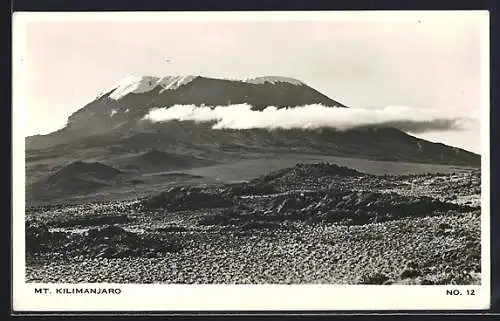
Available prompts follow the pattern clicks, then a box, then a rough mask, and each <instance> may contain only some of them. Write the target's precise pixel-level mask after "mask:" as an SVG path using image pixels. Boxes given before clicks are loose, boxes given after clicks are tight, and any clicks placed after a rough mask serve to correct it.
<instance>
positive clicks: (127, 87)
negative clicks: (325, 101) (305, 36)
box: [107, 75, 305, 100]
mask: <svg viewBox="0 0 500 321" xmlns="http://www.w3.org/2000/svg"><path fill="white" fill-rule="evenodd" d="M197 77H198V76H189V75H188V76H165V77H154V76H142V77H139V76H128V77H125V78H123V79H121V80H120V81H118V82H117V83H116V84H115V85H114V86H113V87H112V88H111V89H110V90H108V91H107V92H110V91H111V93H110V94H109V97H110V98H112V99H114V100H118V99H121V98H123V97H125V96H126V95H128V94H131V93H134V94H138V93H145V92H148V91H151V90H153V89H155V88H156V87H158V86H161V87H162V89H161V91H160V93H162V92H164V91H165V90H174V89H177V88H179V87H181V86H183V85H186V84H189V83H190V82H192V81H193V80H194V79H196V78H197ZM242 81H243V82H246V83H249V84H266V83H270V84H273V85H274V84H276V83H288V84H292V85H296V86H302V85H305V84H304V83H303V82H302V81H300V80H297V79H295V78H289V77H281V76H267V77H257V78H249V79H245V80H242Z"/></svg>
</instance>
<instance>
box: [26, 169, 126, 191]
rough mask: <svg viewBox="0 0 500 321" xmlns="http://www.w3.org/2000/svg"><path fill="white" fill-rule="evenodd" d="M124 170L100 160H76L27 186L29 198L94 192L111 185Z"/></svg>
mask: <svg viewBox="0 0 500 321" xmlns="http://www.w3.org/2000/svg"><path fill="white" fill-rule="evenodd" d="M121 174H122V171H120V170H118V169H116V168H113V167H110V166H107V165H105V164H102V163H99V162H93V163H88V162H82V161H76V162H73V163H71V164H68V165H66V166H64V167H63V168H62V169H60V170H58V171H56V172H55V173H52V174H49V175H48V176H46V177H44V178H42V179H40V180H38V181H36V182H34V183H33V184H30V185H28V186H27V189H26V193H27V196H28V199H33V198H37V199H50V198H52V197H57V196H60V195H75V194H80V193H86V192H92V191H96V190H99V189H101V188H104V187H107V186H110V185H111V184H112V183H113V182H114V180H115V179H117V178H118V177H119V176H120V175H121Z"/></svg>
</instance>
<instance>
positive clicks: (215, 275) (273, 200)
mask: <svg viewBox="0 0 500 321" xmlns="http://www.w3.org/2000/svg"><path fill="white" fill-rule="evenodd" d="M480 183H481V182H480V171H479V170H470V171H464V172H457V173H455V174H428V175H405V176H374V175H367V174H364V173H360V172H358V171H355V170H352V169H349V168H345V167H339V166H336V165H331V164H327V163H320V164H313V165H304V164H297V165H296V166H294V167H292V168H287V169H283V170H280V171H277V172H273V173H271V174H269V175H267V176H264V177H259V178H257V179H255V180H252V181H250V182H247V183H240V184H228V185H210V186H190V187H175V188H171V189H169V190H167V191H164V192H161V193H159V194H157V195H154V196H152V197H149V198H145V199H139V200H134V201H130V202H108V203H103V204H86V205H75V206H72V205H55V206H46V207H38V208H30V209H27V213H26V265H27V267H26V280H27V281H28V282H69V283H76V282H118V283H120V282H132V283H155V282H162V283H284V284H293V283H336V284H398V283H399V284H401V283H403V284H478V283H480V278H479V275H480V272H481V266H480V252H481V250H480V216H481V215H480V213H481V208H480V185H481V184H480Z"/></svg>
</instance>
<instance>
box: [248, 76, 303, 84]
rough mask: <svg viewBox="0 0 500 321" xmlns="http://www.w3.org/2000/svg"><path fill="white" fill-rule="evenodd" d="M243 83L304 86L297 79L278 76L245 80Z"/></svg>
mask: <svg viewBox="0 0 500 321" xmlns="http://www.w3.org/2000/svg"><path fill="white" fill-rule="evenodd" d="M245 82H247V83H251V84H265V83H271V84H273V85H274V84H276V83H279V82H282V83H289V84H292V85H296V86H302V85H305V84H304V83H303V82H302V81H300V80H298V79H295V78H290V77H280V76H267V77H257V78H251V79H246V80H245Z"/></svg>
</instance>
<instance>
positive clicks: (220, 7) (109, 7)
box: [1, 0, 500, 319]
mask: <svg viewBox="0 0 500 321" xmlns="http://www.w3.org/2000/svg"><path fill="white" fill-rule="evenodd" d="M499 2H500V1H497V0H456V1H449V3H447V2H444V1H437V0H434V1H432V0H421V1H418V0H415V1H405V2H403V1H391V0H387V1H381V0H379V1H375V0H372V1H370V0H364V1H353V0H351V1H348V0H344V1H336V2H335V3H334V4H333V3H328V4H327V3H326V1H325V2H323V3H322V2H321V1H311V0H309V1H307V2H306V1H298V0H295V1H293V0H290V1H273V0H253V1H246V2H244V1H235V0H233V1H230V0H227V1H223V0H218V1H211V2H210V3H206V2H203V1H200V2H199V3H197V2H196V1H191V2H187V1H185V0H184V1H182V0H171V1H164V2H162V1H161V0H156V1H155V0H153V1H149V2H146V1H144V0H127V1H120V0H106V1H104V0H79V1H78V0H72V1H68V0H67V1H64V0H44V1H40V0H13V2H12V3H11V14H12V12H18V11H32V12H40V11H50V12H56V11H57V12H64V11H74V12H82V11H233V10H234V11H243V10H252V11H254V10H266V11H269V10H280V11H282V10H489V12H490V30H491V33H490V137H491V142H490V145H491V147H490V165H491V168H490V173H491V175H490V177H491V179H490V189H491V191H490V199H491V205H490V210H491V214H490V218H491V221H490V226H491V246H490V249H491V290H492V299H491V309H490V310H471V311H461V310H455V311H450V310H446V311H440V310H434V311H430V310H425V311H422V310H402V311H372V312H368V311H324V312H318V311H300V312H290V311H265V312H264V311H238V312H229V311H189V312H187V311H168V312H156V311H150V312H148V311H137V312H119V311H115V312H96V313H92V312H88V311H80V312H78V311H77V312H71V313H68V312H62V311H61V312H57V311H51V312H35V311H33V312H14V311H13V310H12V295H13V294H12V278H11V274H10V275H9V279H8V282H9V285H10V286H9V287H8V288H9V294H8V297H9V298H10V305H9V310H10V314H11V315H19V316H33V315H44V316H55V315H57V316H69V315H75V316H80V317H85V316H90V315H92V316H94V315H100V316H112V315H124V316H125V315H127V316H144V315H151V316H159V315H166V316H183V317H192V316H202V315H209V316H235V315H238V316H241V317H245V316H277V315H287V316H288V317H290V318H293V317H295V316H299V315H300V316H312V315H314V316H333V315H345V316H352V315H378V316H388V315H398V318H404V317H406V316H409V315H412V314H417V315H426V316H427V317H431V316H435V315H440V318H441V317H445V316H448V315H469V316H470V315H471V314H476V315H483V316H484V315H485V314H491V313H499V312H500V270H499V268H500V250H499V246H500V231H498V229H499V228H500V217H499V215H498V214H496V213H497V209H498V208H499V207H498V203H499V198H498V196H497V195H500V190H499V188H498V185H497V184H496V178H497V177H498V173H499V170H498V167H497V166H496V164H498V163H499V162H500V160H499V157H498V156H499V155H498V151H497V150H496V149H495V148H494V147H496V146H495V143H496V141H495V139H494V138H495V137H500V133H499V130H498V127H497V122H498V115H497V110H498V108H499V107H498V101H499V98H498V92H496V91H495V90H494V89H496V88H499V87H500V84H499V67H500V64H499V61H498V60H499V59H498V57H500V53H499V52H498V48H499V40H500V36H499V35H498V30H499V20H498V7H499ZM447 4H448V6H447ZM11 18H12V15H9V17H8V19H6V20H4V21H7V22H8V26H7V30H8V31H9V33H8V36H7V39H8V43H9V47H10V44H11V35H12V32H11V27H12V25H11ZM4 30H5V29H4ZM11 55H12V53H11ZM11 55H10V56H9V60H8V63H7V66H6V67H7V68H5V69H4V70H8V71H10V70H11V60H10V59H11ZM9 103H10V100H9ZM9 105H11V104H9ZM1 111H2V114H1V116H3V117H2V119H3V120H9V121H8V122H7V124H6V126H3V127H2V129H3V130H5V134H4V135H2V137H8V138H9V140H8V141H7V144H5V145H4V146H8V147H7V149H8V152H9V154H10V155H12V154H11V151H12V150H11V138H12V137H11V135H12V132H11V123H10V120H11V109H9V108H2V109H1ZM4 148H5V147H4ZM11 161H12V158H11ZM10 169H11V170H12V167H10ZM10 183H11V184H10V188H12V176H11V180H10ZM8 195H9V198H8V200H7V202H6V204H9V212H10V213H12V207H11V206H12V203H11V194H8ZM8 219H9V221H8V222H7V224H6V225H4V226H7V227H9V229H8V231H7V233H5V234H4V235H5V236H6V237H7V242H6V243H8V244H12V238H11V236H12V235H11V228H10V227H11V221H10V219H11V217H10V216H9V218H8ZM11 252H12V248H11V247H9V254H10V255H9V258H10V260H11V261H10V262H9V263H10V270H11V269H12V253H11ZM4 288H7V287H4ZM430 319H432V318H430Z"/></svg>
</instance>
